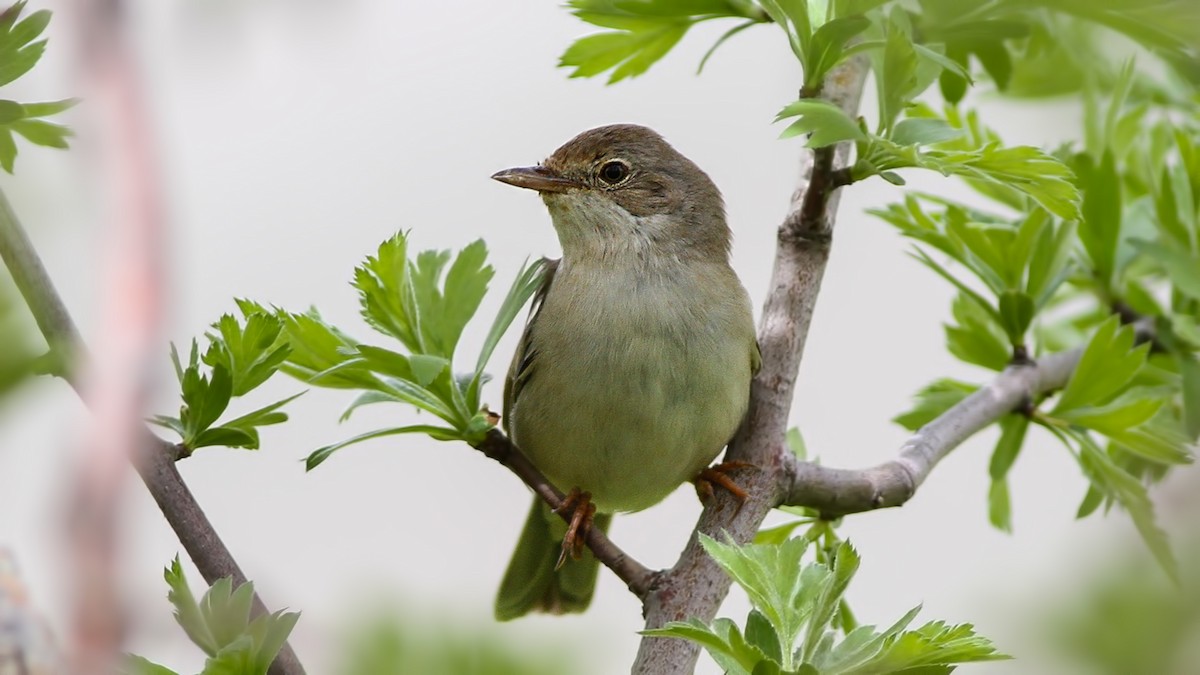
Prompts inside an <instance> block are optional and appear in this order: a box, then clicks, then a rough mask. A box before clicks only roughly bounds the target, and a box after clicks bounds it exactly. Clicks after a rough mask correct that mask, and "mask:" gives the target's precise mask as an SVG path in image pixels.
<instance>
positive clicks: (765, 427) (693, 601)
mask: <svg viewBox="0 0 1200 675" xmlns="http://www.w3.org/2000/svg"><path fill="white" fill-rule="evenodd" d="M866 74H867V63H866V61H865V60H863V59H861V58H855V59H851V60H850V61H847V62H845V63H843V64H842V65H841V66H839V67H838V68H836V69H834V71H833V72H831V73H830V74H829V77H828V78H827V79H826V82H825V86H824V87H823V90H822V91H823V93H822V97H823V98H825V99H827V100H829V101H832V102H833V103H835V104H836V105H838V106H839V107H841V108H842V109H843V110H845V111H846V112H847V114H849V115H851V116H855V115H857V111H858V103H859V99H860V98H861V95H862V89H863V83H864V82H865V80H866ZM848 155H849V146H848V145H846V144H842V145H840V146H839V147H838V148H837V149H836V150H833V149H832V148H823V149H820V150H817V151H815V152H813V153H805V158H804V163H803V165H802V167H801V182H800V186H799V188H798V189H797V190H796V193H795V195H794V196H793V198H792V206H791V208H790V209H789V212H788V214H787V217H786V218H785V219H784V222H783V224H782V225H781V226H780V228H779V237H778V249H777V251H776V255H775V267H774V270H773V271H772V274H771V286H770V294H769V295H768V297H767V300H766V304H765V305H764V307H763V314H762V321H761V324H760V326H759V333H758V343H759V346H760V348H761V349H762V360H763V369H762V371H761V372H759V373H758V376H757V377H755V379H754V382H753V383H752V385H751V389H750V408H749V411H748V412H747V414H746V420H745V421H744V422H743V423H742V427H741V429H740V430H739V432H738V434H737V435H736V436H735V437H734V439H733V441H732V442H731V443H730V444H729V449H728V450H727V452H726V458H727V459H731V460H740V461H744V462H749V463H750V464H753V465H755V466H757V467H758V470H756V471H743V472H742V475H739V476H738V477H737V480H738V483H739V484H740V485H741V486H742V487H743V488H744V489H746V491H747V492H748V493H749V494H750V498H749V499H748V500H747V501H746V503H745V504H744V505H742V507H741V509H736V508H734V507H733V504H732V503H731V500H730V499H728V498H725V497H724V496H723V495H722V497H720V498H718V500H717V501H716V503H715V504H713V505H711V506H709V507H708V508H706V509H705V510H704V512H703V513H702V514H701V516H700V520H699V522H698V523H697V524H696V529H695V531H694V532H693V535H692V537H691V539H690V540H689V541H688V545H687V546H686V547H685V548H684V550H683V553H682V554H681V555H680V557H679V560H678V561H677V562H676V563H675V566H674V567H672V568H671V569H670V570H669V571H667V572H666V573H664V574H663V575H662V576H661V577H659V579H658V580H657V583H656V584H655V587H654V589H653V591H652V592H651V593H650V595H649V596H647V597H646V599H645V604H644V610H645V611H644V614H645V616H646V627H647V628H659V627H661V626H663V625H664V624H666V623H668V622H670V621H680V620H683V619H685V618H689V617H695V618H698V619H700V620H701V621H704V622H706V623H707V622H710V621H712V619H713V617H714V616H715V615H716V612H717V609H718V607H720V605H721V602H722V601H723V600H724V599H725V596H726V595H727V594H728V593H729V586H730V583H731V582H730V579H729V577H728V576H727V575H726V574H725V573H724V572H723V571H722V570H721V569H720V568H719V567H717V565H716V563H714V562H713V561H712V560H711V559H710V558H709V557H708V555H707V554H706V553H705V552H704V550H703V549H702V548H701V547H700V545H699V543H698V541H697V537H696V534H695V533H697V532H704V533H706V534H709V535H719V534H720V533H721V532H722V531H724V532H727V533H728V534H729V535H730V536H731V537H733V539H734V540H735V541H737V542H742V543H744V542H747V541H750V539H752V538H753V536H754V533H755V532H757V531H758V528H759V526H760V525H761V524H762V521H763V519H764V518H766V516H767V514H768V513H769V512H770V511H771V509H772V508H773V507H774V506H775V504H777V503H778V501H779V499H780V498H781V497H782V492H781V485H780V481H779V479H778V476H779V475H780V474H781V473H783V472H784V466H783V461H784V454H783V453H781V452H779V449H780V443H781V442H782V439H783V434H784V431H785V430H786V428H787V421H788V415H789V414H790V412H791V407H792V397H793V395H794V393H795V384H796V374H797V372H798V371H799V368H800V359H801V357H802V355H803V354H804V343H805V340H806V338H807V336H808V327H809V324H810V323H811V322H812V315H813V309H814V307H815V306H816V301H817V294H818V293H819V292H820V290H821V278H822V277H823V276H824V274H825V264H826V263H827V262H828V260H829V248H830V244H831V241H832V235H833V222H834V218H833V214H834V212H835V211H836V209H837V201H838V195H839V194H840V193H839V192H837V191H836V189H837V187H839V185H840V183H839V181H838V180H837V179H836V178H835V176H834V172H835V171H836V169H837V167H838V166H839V165H845V163H846V159H847V157H848ZM747 474H748V475H747ZM698 655H699V647H697V646H696V645H695V644H692V643H691V642H686V641H684V640H675V639H670V638H652V637H647V638H643V639H642V643H641V646H640V648H639V649H638V655H637V660H636V661H635V662H634V665H633V672H634V673H644V674H647V675H649V674H651V673H652V674H654V675H666V674H672V673H681V674H682V673H691V672H692V670H693V669H694V667H695V663H696V658H697V656H698Z"/></svg>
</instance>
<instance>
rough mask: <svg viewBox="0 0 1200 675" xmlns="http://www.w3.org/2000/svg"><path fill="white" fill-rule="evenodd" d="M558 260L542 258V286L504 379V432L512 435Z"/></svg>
mask: <svg viewBox="0 0 1200 675" xmlns="http://www.w3.org/2000/svg"><path fill="white" fill-rule="evenodd" d="M558 263H559V261H558V260H555V259H551V258H542V269H543V271H542V285H541V287H540V288H538V289H537V291H536V292H535V293H534V294H533V303H532V304H531V305H530V308H529V318H528V319H526V321H525V330H524V331H523V332H522V333H521V341H520V342H518V343H517V351H516V353H515V354H513V360H512V364H511V365H509V367H508V376H507V377H506V378H505V379H504V430H505V431H506V432H508V433H510V434H511V433H512V429H511V428H510V424H509V419H510V418H511V417H512V411H513V405H515V404H516V402H517V397H518V396H520V394H521V389H522V388H523V387H524V386H525V383H526V382H528V381H529V377H530V375H531V374H532V373H533V366H534V363H535V360H536V359H535V357H536V356H537V348H536V347H535V346H534V344H533V327H534V326H535V325H536V324H537V318H538V313H539V312H540V310H541V309H542V303H543V302H545V300H546V293H548V292H549V291H550V284H552V283H554V273H555V272H557V271H558Z"/></svg>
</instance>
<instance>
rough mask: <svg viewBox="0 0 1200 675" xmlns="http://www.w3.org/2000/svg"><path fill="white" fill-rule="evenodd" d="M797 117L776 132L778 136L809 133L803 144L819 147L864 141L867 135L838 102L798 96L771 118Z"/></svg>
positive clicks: (786, 136)
mask: <svg viewBox="0 0 1200 675" xmlns="http://www.w3.org/2000/svg"><path fill="white" fill-rule="evenodd" d="M790 117H799V119H797V120H796V121H795V122H792V124H791V125H789V126H788V127H787V128H786V129H784V130H783V132H782V133H781V134H779V137H780V138H792V137H793V136H799V135H801V134H811V135H810V136H809V139H808V142H807V143H806V144H805V145H807V146H808V147H810V148H822V147H825V146H828V145H833V144H835V143H839V142H841V141H865V140H867V135H866V134H865V133H863V130H862V129H861V128H859V126H858V123H857V122H855V121H854V120H853V119H852V118H851V117H850V116H849V115H847V114H846V113H845V112H844V111H843V110H842V109H841V108H839V107H838V106H836V105H834V104H832V103H830V102H828V101H823V100H820V99H801V100H799V101H795V102H793V103H791V104H789V105H787V106H786V107H785V108H784V109H783V110H781V111H779V114H778V115H776V116H775V120H776V121H779V120H783V119H787V118H790Z"/></svg>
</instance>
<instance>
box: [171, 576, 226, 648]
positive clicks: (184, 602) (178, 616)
mask: <svg viewBox="0 0 1200 675" xmlns="http://www.w3.org/2000/svg"><path fill="white" fill-rule="evenodd" d="M163 578H164V579H165V580H166V582H167V586H168V587H169V588H170V591H169V592H168V593H167V600H169V601H170V603H171V605H172V606H174V607H175V621H177V622H178V623H179V626H180V627H181V628H183V630H184V632H185V633H187V635H188V637H189V638H191V640H192V642H193V643H194V644H195V645H196V646H197V647H199V648H200V649H202V650H204V653H205V654H208V655H209V656H212V655H213V654H216V653H217V650H218V649H219V648H220V646H219V645H218V644H217V642H216V639H215V638H214V637H213V634H212V631H211V630H210V629H209V626H208V624H207V623H206V622H205V620H204V615H203V613H201V611H200V605H199V604H198V603H197V602H196V598H195V596H193V595H192V590H191V588H189V587H188V583H187V578H186V577H185V576H184V574H183V566H182V565H180V564H179V556H175V560H173V561H172V562H171V564H170V565H169V566H167V567H166V568H165V569H164V570H163Z"/></svg>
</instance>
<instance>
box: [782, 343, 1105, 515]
mask: <svg viewBox="0 0 1200 675" xmlns="http://www.w3.org/2000/svg"><path fill="white" fill-rule="evenodd" d="M1082 353H1083V350H1082V348H1078V349H1072V350H1069V351H1065V352H1059V353H1057V354H1051V355H1049V356H1043V357H1041V358H1039V359H1038V360H1037V363H1036V364H1029V365H1015V366H1011V367H1009V368H1008V369H1007V370H1005V371H1004V372H1003V373H1001V374H1000V375H998V376H997V377H996V379H995V380H993V381H992V382H991V384H988V385H987V386H985V387H983V388H982V389H980V390H978V391H976V392H974V393H973V394H971V395H970V396H968V397H966V398H964V399H963V400H962V401H959V402H958V403H957V404H956V405H954V406H953V407H951V408H950V409H949V410H947V411H946V412H944V413H942V414H941V415H939V416H938V417H937V418H936V419H934V420H933V421H932V422H930V423H929V424H926V425H925V426H923V427H921V428H920V429H918V430H917V432H916V433H915V434H913V436H912V437H911V438H909V439H908V440H907V441H905V443H904V445H902V446H901V447H900V453H899V456H898V457H896V459H893V460H891V461H888V462H884V463H883V464H880V465H879V466H875V467H871V468H869V469H860V470H848V469H832V468H828V467H824V466H821V465H819V464H813V463H812V462H802V461H800V460H797V459H796V458H795V456H794V455H792V454H791V453H788V452H782V451H781V453H780V454H781V456H783V457H785V459H784V464H785V466H786V468H787V471H786V472H785V473H784V474H783V475H782V476H781V479H782V480H783V481H784V483H783V493H784V496H783V501H782V503H783V504H787V505H791V506H808V507H811V508H814V509H817V510H819V511H821V513H822V514H824V515H827V516H830V517H833V516H841V515H846V514H849V513H859V512H862V511H870V510H872V509H879V508H884V507H889V506H900V505H901V504H903V503H905V502H906V501H908V500H909V499H910V498H911V497H912V496H913V494H914V493H916V491H917V488H918V487H920V486H921V483H923V482H924V481H925V479H926V478H927V477H928V476H929V473H930V472H931V471H933V467H935V466H937V463H938V462H940V461H941V460H942V459H943V458H944V457H945V456H946V455H948V454H950V451H951V450H953V449H954V448H956V447H958V445H959V444H961V443H962V442H963V441H965V440H966V439H967V438H968V437H970V436H971V435H973V434H974V433H976V432H977V431H979V430H980V429H983V428H984V427H987V426H988V425H990V424H992V423H993V422H995V421H996V420H998V419H1000V418H1001V417H1003V416H1004V415H1006V414H1008V413H1010V412H1013V411H1014V410H1016V409H1017V408H1019V407H1020V406H1021V405H1022V403H1023V402H1025V401H1027V400H1030V399H1036V398H1037V397H1038V395H1040V394H1045V393H1046V392H1049V391H1053V390H1055V389H1061V388H1062V387H1063V386H1065V385H1066V383H1067V380H1068V379H1069V378H1070V377H1071V373H1072V371H1074V369H1075V365H1076V364H1077V363H1078V362H1079V357H1080V355H1081V354H1082Z"/></svg>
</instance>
